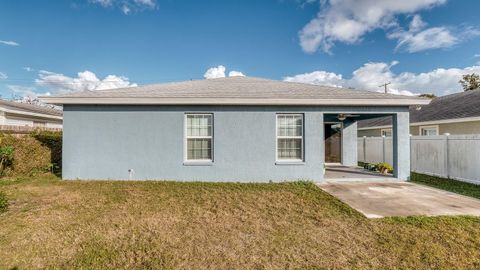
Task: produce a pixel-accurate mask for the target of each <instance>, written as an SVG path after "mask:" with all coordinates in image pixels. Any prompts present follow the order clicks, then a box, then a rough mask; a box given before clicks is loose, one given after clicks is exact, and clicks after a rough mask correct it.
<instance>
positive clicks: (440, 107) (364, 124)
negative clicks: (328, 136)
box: [358, 89, 480, 137]
mask: <svg viewBox="0 0 480 270" xmlns="http://www.w3.org/2000/svg"><path fill="white" fill-rule="evenodd" d="M445 133H448V134H451V135H465V134H480V89H477V90H472V91H465V92H461V93H457V94H452V95H447V96H442V97H437V98H434V99H432V102H431V103H430V104H428V105H422V106H412V107H411V108H410V134H411V135H413V136H418V135H421V136H428V135H442V134H445ZM391 135H392V118H391V117H382V118H377V119H369V120H363V121H360V122H358V136H360V137H362V136H367V137H379V136H391Z"/></svg>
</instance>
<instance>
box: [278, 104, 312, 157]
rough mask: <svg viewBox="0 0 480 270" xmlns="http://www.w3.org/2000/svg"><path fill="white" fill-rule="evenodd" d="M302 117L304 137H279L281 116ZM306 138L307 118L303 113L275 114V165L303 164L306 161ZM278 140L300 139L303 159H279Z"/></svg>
mask: <svg viewBox="0 0 480 270" xmlns="http://www.w3.org/2000/svg"><path fill="white" fill-rule="evenodd" d="M285 115H288V116H300V117H301V119H302V136H279V135H278V117H279V116H285ZM304 136H305V116H304V114H303V113H277V114H275V163H277V164H282V163H303V162H304V160H305V151H304ZM278 139H300V140H301V141H300V146H301V150H300V151H301V158H300V159H278Z"/></svg>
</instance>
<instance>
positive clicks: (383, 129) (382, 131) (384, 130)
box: [380, 128, 393, 137]
mask: <svg viewBox="0 0 480 270" xmlns="http://www.w3.org/2000/svg"><path fill="white" fill-rule="evenodd" d="M388 131H390V134H391V135H390V136H387V135H384V132H385V133H386V132H388ZM380 135H382V136H385V137H393V130H392V129H391V128H382V129H381V130H380Z"/></svg>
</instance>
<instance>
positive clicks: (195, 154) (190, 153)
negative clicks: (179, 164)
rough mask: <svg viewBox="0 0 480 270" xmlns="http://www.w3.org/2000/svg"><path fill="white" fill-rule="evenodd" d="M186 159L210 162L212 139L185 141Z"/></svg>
mask: <svg viewBox="0 0 480 270" xmlns="http://www.w3.org/2000/svg"><path fill="white" fill-rule="evenodd" d="M187 159H190V160H194V159H199V160H211V159H212V139H187Z"/></svg>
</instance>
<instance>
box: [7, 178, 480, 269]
mask: <svg viewBox="0 0 480 270" xmlns="http://www.w3.org/2000/svg"><path fill="white" fill-rule="evenodd" d="M0 191H3V192H4V193H5V194H6V195H7V197H8V199H9V203H8V208H7V210H6V211H5V212H3V213H1V214H0V269H9V268H15V267H17V268H18V269H34V268H83V269H108V268H110V269H111V268H114V269H118V268H120V269H144V268H154V269H158V268H164V269H165V268H167V269H168V268H182V269H272V268H282V269H283V268H297V269H298V268H300V269H305V268H310V269H312V268H382V269H391V268H402V269H431V268H444V269H451V268H457V269H458V268H460V269H465V268H470V269H475V268H477V269H478V268H480V218H473V217H437V218H427V217H410V218H386V219H376V220H368V219H366V218H364V217H363V216H362V215H360V214H359V213H357V212H356V211H355V210H353V209H351V208H350V207H348V206H346V205H345V204H343V203H341V202H340V201H338V200H337V199H335V198H334V197H332V196H330V195H329V194H327V193H325V192H323V191H321V190H320V189H319V188H317V187H316V186H314V185H313V184H311V183H307V182H305V183H304V182H300V183H283V184H221V183H219V184H214V183H175V182H113V181H110V182H107V181H98V182H96V181H90V182H87V181H60V180H58V179H57V178H55V177H53V176H42V177H37V178H19V179H9V180H8V179H6V180H0Z"/></svg>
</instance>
